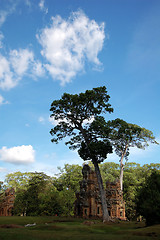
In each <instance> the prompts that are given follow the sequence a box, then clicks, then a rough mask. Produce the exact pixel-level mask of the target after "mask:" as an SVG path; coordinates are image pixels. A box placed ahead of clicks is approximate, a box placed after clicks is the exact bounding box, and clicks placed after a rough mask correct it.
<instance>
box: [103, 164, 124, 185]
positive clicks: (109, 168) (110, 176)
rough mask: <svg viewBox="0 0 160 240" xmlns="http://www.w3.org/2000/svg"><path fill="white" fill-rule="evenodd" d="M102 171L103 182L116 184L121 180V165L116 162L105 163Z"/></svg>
mask: <svg viewBox="0 0 160 240" xmlns="http://www.w3.org/2000/svg"><path fill="white" fill-rule="evenodd" d="M100 171H101V175H102V178H103V182H104V183H106V182H107V181H109V182H114V181H115V180H117V179H118V178H119V164H117V163H114V162H105V163H103V164H101V165H100Z"/></svg>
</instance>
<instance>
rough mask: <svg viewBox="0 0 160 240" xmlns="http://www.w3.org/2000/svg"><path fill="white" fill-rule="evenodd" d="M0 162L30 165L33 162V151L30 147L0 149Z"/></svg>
mask: <svg viewBox="0 0 160 240" xmlns="http://www.w3.org/2000/svg"><path fill="white" fill-rule="evenodd" d="M0 160H1V161H4V162H8V163H12V164H30V163H33V162H35V150H34V149H33V147H32V146H31V145H28V146H25V145H22V146H17V147H12V148H7V147H2V149H0Z"/></svg>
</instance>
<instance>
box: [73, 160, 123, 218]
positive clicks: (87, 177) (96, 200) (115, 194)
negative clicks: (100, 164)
mask: <svg viewBox="0 0 160 240" xmlns="http://www.w3.org/2000/svg"><path fill="white" fill-rule="evenodd" d="M82 174H83V180H82V181H81V182H80V192H79V193H77V194H76V198H77V199H76V201H75V216H79V217H83V218H101V217H102V206H101V200H100V195H99V187H98V181H97V177H96V173H95V171H93V170H92V169H91V168H90V167H89V166H88V165H84V167H83V169H82ZM106 201H107V206H108V212H109V215H110V217H111V218H112V219H116V218H117V219H121V220H126V217H125V202H124V201H123V192H122V191H121V189H120V182H119V181H118V180H117V181H115V182H112V183H111V182H107V183H106Z"/></svg>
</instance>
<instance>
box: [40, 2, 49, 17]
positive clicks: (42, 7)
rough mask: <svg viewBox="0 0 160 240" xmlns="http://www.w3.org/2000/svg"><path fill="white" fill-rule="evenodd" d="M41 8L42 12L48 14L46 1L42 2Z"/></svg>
mask: <svg viewBox="0 0 160 240" xmlns="http://www.w3.org/2000/svg"><path fill="white" fill-rule="evenodd" d="M39 8H40V10H41V11H44V12H45V13H46V14H47V13H48V8H46V7H45V1H44V0H40V2H39Z"/></svg>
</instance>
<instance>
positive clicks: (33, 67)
mask: <svg viewBox="0 0 160 240" xmlns="http://www.w3.org/2000/svg"><path fill="white" fill-rule="evenodd" d="M44 73H45V71H44V68H43V66H42V64H41V62H39V61H36V60H35V59H34V54H33V52H32V51H30V50H28V49H19V50H16V49H14V50H11V51H10V53H9V58H8V59H7V58H6V57H4V56H2V55H0V88H1V89H3V90H9V89H11V88H14V87H15V86H17V85H18V83H19V82H20V81H21V79H22V78H23V76H24V75H25V74H30V76H31V77H33V78H35V77H42V76H43V75H44Z"/></svg>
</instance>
